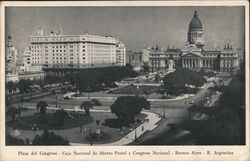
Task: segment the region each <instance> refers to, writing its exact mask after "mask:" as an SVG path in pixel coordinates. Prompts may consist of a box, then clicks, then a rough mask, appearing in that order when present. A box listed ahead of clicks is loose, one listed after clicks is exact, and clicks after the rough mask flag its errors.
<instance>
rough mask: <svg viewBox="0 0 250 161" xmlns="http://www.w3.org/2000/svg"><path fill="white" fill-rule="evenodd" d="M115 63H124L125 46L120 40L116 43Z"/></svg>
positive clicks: (121, 64) (122, 64) (123, 64)
mask: <svg viewBox="0 0 250 161" xmlns="http://www.w3.org/2000/svg"><path fill="white" fill-rule="evenodd" d="M116 63H117V65H120V66H125V65H126V47H125V45H124V44H123V43H122V42H117V44H116Z"/></svg>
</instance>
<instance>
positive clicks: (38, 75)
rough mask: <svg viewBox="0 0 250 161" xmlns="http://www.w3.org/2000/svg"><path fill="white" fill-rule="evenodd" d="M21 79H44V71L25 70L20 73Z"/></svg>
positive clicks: (19, 77)
mask: <svg viewBox="0 0 250 161" xmlns="http://www.w3.org/2000/svg"><path fill="white" fill-rule="evenodd" d="M18 79H19V80H22V79H24V80H39V79H44V71H37V72H23V73H19V74H18Z"/></svg>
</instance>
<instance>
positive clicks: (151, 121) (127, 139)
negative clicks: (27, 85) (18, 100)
mask: <svg viewBox="0 0 250 161" xmlns="http://www.w3.org/2000/svg"><path fill="white" fill-rule="evenodd" d="M27 108H29V109H36V107H27ZM48 109H49V110H59V109H61V108H54V107H48ZM64 110H66V111H77V112H80V111H84V110H82V109H72V108H71V109H69V108H67V109H64ZM90 112H111V111H110V110H95V109H91V110H90ZM141 113H143V114H146V115H147V117H146V118H145V119H146V120H148V121H145V122H143V123H142V124H140V125H139V126H137V127H136V128H134V129H133V130H132V131H130V132H129V133H128V134H127V135H125V136H124V137H123V138H121V139H120V140H118V141H115V142H112V143H105V144H96V143H94V144H93V145H110V146H112V145H127V144H130V143H132V142H133V141H134V140H135V136H136V137H137V138H138V137H140V136H141V135H142V134H144V133H145V132H146V131H152V130H154V129H155V128H156V127H157V126H158V125H157V123H158V122H159V121H160V120H161V118H160V116H159V115H158V114H155V113H153V112H150V111H146V110H145V111H142V112H141ZM70 145H72V146H89V145H90V144H86V143H72V142H71V143H70Z"/></svg>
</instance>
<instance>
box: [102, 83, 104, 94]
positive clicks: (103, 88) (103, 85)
mask: <svg viewBox="0 0 250 161" xmlns="http://www.w3.org/2000/svg"><path fill="white" fill-rule="evenodd" d="M104 88H105V83H102V89H103V91H102V97H104V91H105V90H104Z"/></svg>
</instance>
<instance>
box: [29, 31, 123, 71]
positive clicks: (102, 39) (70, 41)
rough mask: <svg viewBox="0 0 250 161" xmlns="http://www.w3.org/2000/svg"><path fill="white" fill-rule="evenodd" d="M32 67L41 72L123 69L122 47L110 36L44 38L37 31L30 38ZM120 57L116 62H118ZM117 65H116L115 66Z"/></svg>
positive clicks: (59, 33)
mask: <svg viewBox="0 0 250 161" xmlns="http://www.w3.org/2000/svg"><path fill="white" fill-rule="evenodd" d="M30 48H31V63H32V65H42V66H43V68H46V67H49V68H72V67H74V68H81V67H83V68H84V67H89V66H92V67H93V66H96V65H101V64H105V65H108V64H110V65H115V64H120V65H125V64H124V63H123V62H126V61H125V60H124V59H125V57H123V56H121V55H122V54H121V53H122V52H123V51H124V53H125V51H126V48H125V46H124V44H122V43H121V42H119V41H118V40H117V39H115V38H113V37H111V36H96V35H90V34H88V33H86V34H83V35H64V34H63V31H62V29H61V28H60V29H59V31H58V32H57V33H55V32H53V31H51V33H50V35H43V31H42V30H40V29H38V31H37V32H36V34H35V35H32V36H31V38H30ZM117 57H119V58H117ZM117 61H118V62H117Z"/></svg>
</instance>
